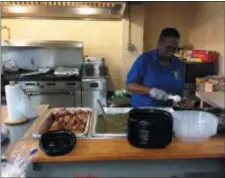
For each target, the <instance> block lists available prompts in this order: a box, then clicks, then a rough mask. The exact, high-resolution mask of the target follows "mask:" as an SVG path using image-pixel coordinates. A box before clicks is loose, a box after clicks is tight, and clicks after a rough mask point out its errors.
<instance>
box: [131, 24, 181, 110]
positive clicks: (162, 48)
mask: <svg viewBox="0 0 225 178" xmlns="http://www.w3.org/2000/svg"><path fill="white" fill-rule="evenodd" d="M179 40H180V34H179V32H178V31H177V30H176V29H175V28H165V29H163V30H162V31H161V34H160V37H159V41H158V47H157V48H156V49H153V50H151V51H148V52H144V53H143V54H141V55H140V56H139V57H138V58H137V59H136V61H135V62H134V63H133V65H132V67H131V69H130V71H129V72H128V75H127V90H128V91H129V92H131V93H132V99H131V104H132V106H133V107H149V106H155V107H163V106H167V104H168V102H167V97H168V95H171V94H172V95H180V94H181V91H182V86H183V80H184V71H183V69H184V65H183V62H182V61H181V60H179V59H178V58H177V57H175V56H174V54H175V52H176V51H177V50H178V45H179Z"/></svg>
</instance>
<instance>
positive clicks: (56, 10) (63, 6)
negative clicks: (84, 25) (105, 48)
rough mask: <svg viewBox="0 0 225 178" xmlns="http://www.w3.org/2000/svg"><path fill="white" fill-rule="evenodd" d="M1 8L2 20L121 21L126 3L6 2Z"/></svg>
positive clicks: (2, 3)
mask: <svg viewBox="0 0 225 178" xmlns="http://www.w3.org/2000/svg"><path fill="white" fill-rule="evenodd" d="M1 6H2V18H36V19H37V18H46V19H90V20H91V19H102V20H107V19H115V20H120V19H122V17H123V14H124V11H125V8H126V2H92V1H90V2H67V1H55V2H54V1H45V2H44V1H10V2H9V1H8V2H6V1H5V2H1Z"/></svg>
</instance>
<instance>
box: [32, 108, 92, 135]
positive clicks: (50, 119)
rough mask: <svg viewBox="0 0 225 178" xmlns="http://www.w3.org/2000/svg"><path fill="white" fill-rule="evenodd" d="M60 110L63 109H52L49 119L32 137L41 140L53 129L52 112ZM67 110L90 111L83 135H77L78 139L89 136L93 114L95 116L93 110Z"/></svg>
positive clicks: (43, 122) (45, 120)
mask: <svg viewBox="0 0 225 178" xmlns="http://www.w3.org/2000/svg"><path fill="white" fill-rule="evenodd" d="M58 109H61V108H52V109H51V110H50V111H49V113H48V115H47V117H46V118H45V119H44V120H43V121H42V123H41V125H40V127H39V129H38V130H37V131H35V132H33V133H32V137H33V138H40V137H41V136H42V135H43V134H44V133H45V132H47V131H48V130H49V128H50V127H51V125H52V123H53V121H54V119H53V117H52V112H53V111H55V110H58ZM65 109H66V110H69V111H71V110H86V111H87V110H88V111H90V113H91V114H90V115H89V116H88V118H87V123H86V126H85V130H84V132H83V133H79V134H76V133H75V134H76V137H77V138H86V137H87V135H88V131H89V125H90V120H91V118H92V114H93V109H91V108H65Z"/></svg>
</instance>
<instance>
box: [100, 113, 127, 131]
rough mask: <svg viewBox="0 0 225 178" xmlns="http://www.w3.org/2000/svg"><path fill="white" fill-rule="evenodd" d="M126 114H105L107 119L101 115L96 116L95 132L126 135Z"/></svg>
mask: <svg viewBox="0 0 225 178" xmlns="http://www.w3.org/2000/svg"><path fill="white" fill-rule="evenodd" d="M127 120H128V113H127V114H113V115H110V114H107V119H105V118H104V117H103V115H99V116H98V121H97V126H96V132H97V133H126V132H127Z"/></svg>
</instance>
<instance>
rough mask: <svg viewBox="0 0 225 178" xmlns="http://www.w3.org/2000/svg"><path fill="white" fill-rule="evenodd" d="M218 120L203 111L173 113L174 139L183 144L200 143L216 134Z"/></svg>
mask: <svg viewBox="0 0 225 178" xmlns="http://www.w3.org/2000/svg"><path fill="white" fill-rule="evenodd" d="M217 127H218V118H217V117H216V116H214V115H213V114H210V113H207V112H203V111H188V110H187V111H175V112H173V131H174V133H175V137H176V138H177V139H178V140H179V141H181V142H184V143H202V142H205V141H207V140H208V139H209V138H210V137H211V136H213V135H215V134H216V133H217Z"/></svg>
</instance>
